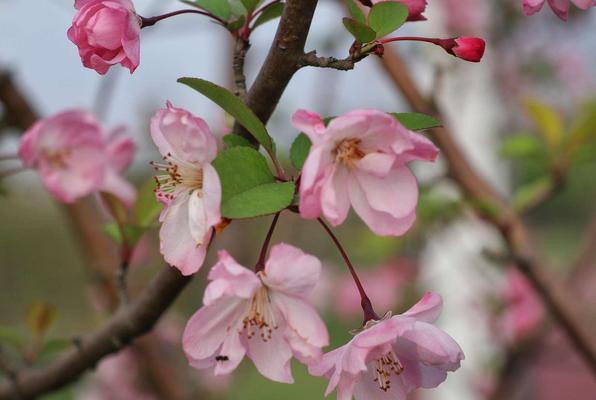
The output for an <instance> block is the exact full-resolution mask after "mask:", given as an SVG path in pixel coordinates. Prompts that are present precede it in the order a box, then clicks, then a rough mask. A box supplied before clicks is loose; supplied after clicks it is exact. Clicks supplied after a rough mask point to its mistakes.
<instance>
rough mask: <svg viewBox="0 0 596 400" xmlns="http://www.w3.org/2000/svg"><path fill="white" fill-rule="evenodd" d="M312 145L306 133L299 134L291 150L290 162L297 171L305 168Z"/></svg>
mask: <svg viewBox="0 0 596 400" xmlns="http://www.w3.org/2000/svg"><path fill="white" fill-rule="evenodd" d="M311 145H312V143H311V142H310V139H309V138H308V136H306V135H305V134H304V133H301V134H299V135H298V136H296V139H294V142H293V143H292V147H291V148H290V161H291V162H292V165H293V166H294V168H296V169H297V170H299V171H300V170H301V169H302V167H303V166H304V162H305V161H306V157H308V152H309V151H310V146H311Z"/></svg>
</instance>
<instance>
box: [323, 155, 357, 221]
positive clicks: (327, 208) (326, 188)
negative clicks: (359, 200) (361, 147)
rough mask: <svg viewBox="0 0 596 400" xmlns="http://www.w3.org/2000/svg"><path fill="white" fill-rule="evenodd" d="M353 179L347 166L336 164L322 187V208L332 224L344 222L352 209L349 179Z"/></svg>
mask: <svg viewBox="0 0 596 400" xmlns="http://www.w3.org/2000/svg"><path fill="white" fill-rule="evenodd" d="M350 179H353V177H352V176H351V174H350V172H349V171H348V169H347V168H345V167H343V166H337V165H336V166H334V167H333V171H331V172H330V173H329V175H328V176H327V179H325V181H323V183H322V187H321V209H322V211H323V215H325V218H327V219H328V220H329V222H330V223H331V225H333V226H337V225H340V224H341V223H343V222H344V221H345V219H346V217H347V216H348V211H350V197H349V196H348V181H349V180H350Z"/></svg>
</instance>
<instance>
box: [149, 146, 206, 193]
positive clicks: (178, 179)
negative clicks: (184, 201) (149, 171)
mask: <svg viewBox="0 0 596 400" xmlns="http://www.w3.org/2000/svg"><path fill="white" fill-rule="evenodd" d="M163 159H164V162H155V161H151V162H150V163H149V164H151V165H152V166H153V168H154V169H155V170H156V171H160V172H163V173H162V174H159V175H157V176H155V177H154V179H155V183H156V188H155V189H154V191H155V192H158V191H159V192H161V193H162V194H163V196H164V197H166V198H168V199H170V200H172V199H173V198H174V197H175V196H176V194H177V193H179V192H180V191H181V190H182V191H184V190H189V191H193V190H196V189H202V188H203V170H202V169H201V168H200V167H199V166H198V165H196V164H191V163H189V162H186V161H184V160H181V159H179V158H177V157H174V156H172V154H171V153H168V154H167V155H166V156H164V157H163Z"/></svg>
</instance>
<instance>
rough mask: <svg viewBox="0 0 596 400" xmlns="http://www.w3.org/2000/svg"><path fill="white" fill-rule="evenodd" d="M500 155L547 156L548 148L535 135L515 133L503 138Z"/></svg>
mask: <svg viewBox="0 0 596 400" xmlns="http://www.w3.org/2000/svg"><path fill="white" fill-rule="evenodd" d="M499 153H500V155H501V156H502V157H506V158H521V159H523V158H529V157H532V158H546V157H547V154H548V152H547V150H546V147H545V145H544V143H543V142H542V141H540V140H539V139H538V138H537V137H536V136H533V135H515V136H510V137H508V138H506V139H504V140H503V143H502V144H501V150H500V152H499Z"/></svg>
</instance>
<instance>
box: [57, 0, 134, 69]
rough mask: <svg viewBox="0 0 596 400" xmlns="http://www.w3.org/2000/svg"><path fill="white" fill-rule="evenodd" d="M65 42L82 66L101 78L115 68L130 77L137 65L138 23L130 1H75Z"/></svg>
mask: <svg viewBox="0 0 596 400" xmlns="http://www.w3.org/2000/svg"><path fill="white" fill-rule="evenodd" d="M75 8H76V9H77V10H78V11H77V13H76V14H75V16H74V18H73V21H72V26H71V27H70V28H69V29H68V33H67V35H68V38H69V39H70V41H71V42H73V43H74V44H75V45H76V46H77V47H78V48H79V55H80V56H81V61H82V62H83V65H84V66H85V67H87V68H92V69H94V70H95V71H97V72H98V73H99V74H101V75H104V74H105V73H106V72H108V70H109V69H110V67H111V66H112V65H114V64H121V65H122V66H123V67H125V68H128V69H129V70H130V73H133V72H134V71H135V69H136V68H137V67H138V66H139V63H140V40H139V35H140V32H141V19H140V17H139V16H138V15H137V14H136V13H135V9H134V5H133V3H132V1H131V0H76V1H75Z"/></svg>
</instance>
